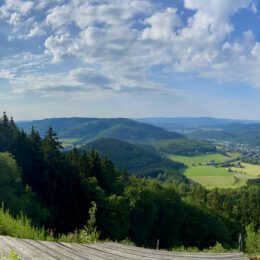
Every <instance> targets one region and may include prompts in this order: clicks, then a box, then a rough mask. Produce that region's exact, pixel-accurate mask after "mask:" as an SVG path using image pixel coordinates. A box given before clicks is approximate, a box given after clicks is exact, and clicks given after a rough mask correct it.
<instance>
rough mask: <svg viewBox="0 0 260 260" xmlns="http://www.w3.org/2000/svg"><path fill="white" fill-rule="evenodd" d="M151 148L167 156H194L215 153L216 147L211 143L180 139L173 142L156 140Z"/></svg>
mask: <svg viewBox="0 0 260 260" xmlns="http://www.w3.org/2000/svg"><path fill="white" fill-rule="evenodd" d="M153 146H154V147H155V148H156V149H157V150H158V151H159V152H160V153H164V154H168V155H173V154H176V155H187V156H194V155H200V154H208V153H214V152H216V147H215V145H213V144H212V143H211V142H208V141H204V140H195V139H188V138H181V139H175V140H158V141H155V142H153Z"/></svg>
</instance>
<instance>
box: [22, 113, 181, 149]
mask: <svg viewBox="0 0 260 260" xmlns="http://www.w3.org/2000/svg"><path fill="white" fill-rule="evenodd" d="M18 126H19V127H20V128H23V129H24V130H25V131H26V132H28V131H30V130H31V128H32V126H34V127H35V129H37V130H38V131H39V132H40V134H41V135H42V136H43V135H44V134H45V133H46V131H47V129H48V128H49V127H50V126H51V127H52V128H53V129H54V130H55V132H56V133H57V134H58V136H59V137H60V138H63V139H70V140H65V141H67V142H71V143H75V144H84V143H87V142H90V141H93V140H95V139H98V138H102V137H103V138H116V139H120V140H125V141H129V142H133V143H135V142H140V143H141V142H143V143H147V142H150V141H153V140H158V139H177V138H182V137H183V136H182V135H181V134H178V133H174V132H168V131H166V130H164V129H161V128H159V127H156V126H152V125H149V124H145V123H138V122H135V121H133V120H130V119H124V118H113V119H101V118H100V119H99V118H51V119H44V120H36V121H31V122H20V123H18Z"/></svg>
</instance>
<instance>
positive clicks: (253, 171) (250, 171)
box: [231, 163, 260, 177]
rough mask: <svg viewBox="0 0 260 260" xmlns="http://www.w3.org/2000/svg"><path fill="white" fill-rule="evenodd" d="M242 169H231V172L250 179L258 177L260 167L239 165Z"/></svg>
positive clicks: (259, 175)
mask: <svg viewBox="0 0 260 260" xmlns="http://www.w3.org/2000/svg"><path fill="white" fill-rule="evenodd" d="M241 165H242V167H243V168H236V167H232V168H231V169H232V171H234V172H238V173H241V174H244V175H249V176H252V177H260V165H254V164H249V163H241Z"/></svg>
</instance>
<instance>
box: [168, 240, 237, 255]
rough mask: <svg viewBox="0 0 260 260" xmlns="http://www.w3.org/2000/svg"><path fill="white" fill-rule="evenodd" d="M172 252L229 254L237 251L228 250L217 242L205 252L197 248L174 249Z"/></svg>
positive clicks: (182, 247) (181, 247) (205, 249)
mask: <svg viewBox="0 0 260 260" xmlns="http://www.w3.org/2000/svg"><path fill="white" fill-rule="evenodd" d="M172 251H175V252H192V253H228V252H237V250H235V249H226V248H224V247H223V245H222V244H221V243H219V242H217V243H216V244H215V245H214V246H211V247H209V248H204V249H203V250H200V249H199V248H197V247H184V246H180V247H174V248H172Z"/></svg>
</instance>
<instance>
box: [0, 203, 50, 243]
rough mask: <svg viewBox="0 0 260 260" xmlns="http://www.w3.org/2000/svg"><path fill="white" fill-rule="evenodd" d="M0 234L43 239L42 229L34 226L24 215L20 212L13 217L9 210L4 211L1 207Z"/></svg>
mask: <svg viewBox="0 0 260 260" xmlns="http://www.w3.org/2000/svg"><path fill="white" fill-rule="evenodd" d="M0 235H6V236H12V237H17V238H28V239H38V240H44V239H45V232H44V230H43V229H37V228H34V227H33V226H32V224H31V221H30V220H29V219H28V218H27V217H26V216H24V215H23V214H20V215H19V216H17V218H13V217H12V216H11V215H10V213H9V211H8V210H6V211H5V210H4V209H3V208H0Z"/></svg>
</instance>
